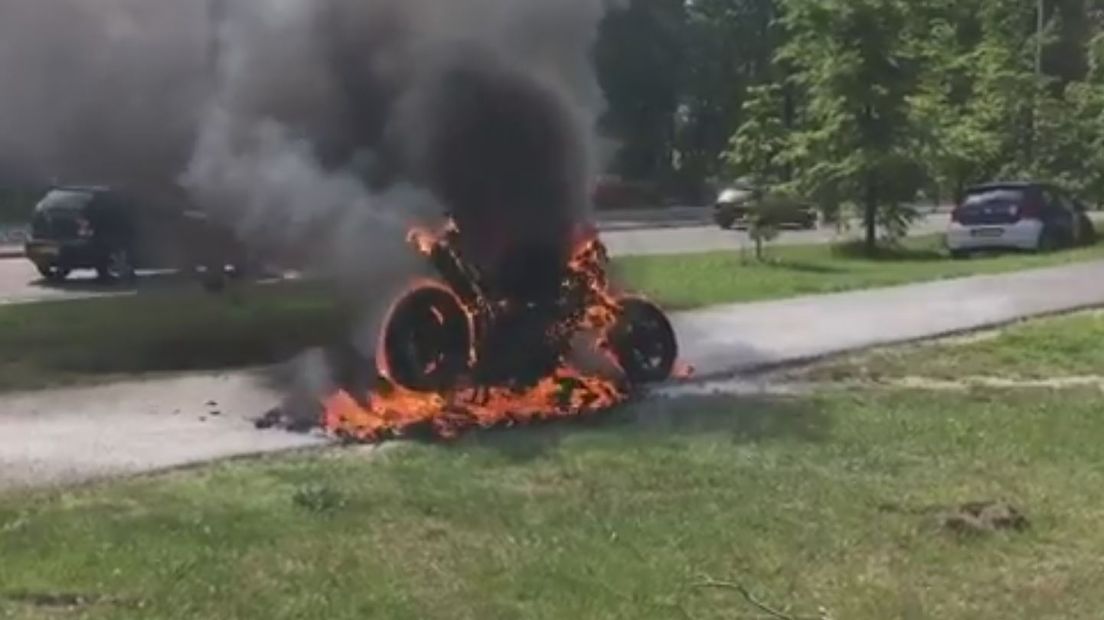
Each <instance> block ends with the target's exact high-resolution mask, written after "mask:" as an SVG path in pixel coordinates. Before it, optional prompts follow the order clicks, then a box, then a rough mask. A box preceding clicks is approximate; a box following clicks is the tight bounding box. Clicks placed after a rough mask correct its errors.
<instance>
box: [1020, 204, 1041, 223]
mask: <svg viewBox="0 0 1104 620" xmlns="http://www.w3.org/2000/svg"><path fill="white" fill-rule="evenodd" d="M1016 211H1017V214H1018V215H1019V216H1020V219H1024V218H1027V219H1038V218H1041V217H1042V216H1043V205H1042V204H1040V203H1039V201H1038V200H1025V201H1024V202H1023V204H1021V205H1020V208H1019V209H1017V210H1016Z"/></svg>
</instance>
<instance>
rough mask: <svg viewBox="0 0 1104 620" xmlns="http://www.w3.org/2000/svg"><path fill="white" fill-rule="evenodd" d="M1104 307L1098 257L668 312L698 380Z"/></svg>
mask: <svg viewBox="0 0 1104 620" xmlns="http://www.w3.org/2000/svg"><path fill="white" fill-rule="evenodd" d="M1101 305H1104V261H1095V262H1090V263H1079V264H1075V265H1067V266H1062V267H1054V268H1048V269H1038V270H1032V271H1023V272H1017V273H1010V274H1002V275H992V276H976V277H971V278H962V279H955V280H945V281H941V282H930V283H926V284H913V285H907V286H900V287H894V288H885V289H874V290H868V291H858V292H852V293H839V294H834V295H818V296H812V297H801V298H797V299H789V300H782V301H769V302H761V303H753V304H736V305H729V306H717V307H712V308H707V309H703V310H698V311H694V312H687V313H681V314H679V315H677V316H675V317H674V323H675V328H676V330H677V331H678V334H679V337H680V339H681V342H682V346H683V352H684V354H685V357H686V358H687V360H688V361H689V362H690V363H692V364H694V365H695V367H696V368H697V370H698V375H699V376H700V377H710V376H717V375H725V374H731V373H735V372H743V371H748V370H753V369H758V368H763V367H769V366H773V365H780V364H787V363H792V362H798V361H803V360H808V359H811V358H817V357H821V356H826V355H831V354H838V353H843V352H846V351H850V350H855V349H863V348H868V347H873V346H878V345H884V344H894V343H901V342H908V341H910V340H919V339H924V338H932V337H936V336H942V335H947V334H951V333H955V332H961V331H970V330H976V329H981V328H985V327H991V326H995V325H1001V324H1004V323H1008V322H1011V321H1015V320H1017V319H1022V318H1028V317H1033V316H1039V315H1045V314H1052V313H1059V312H1068V311H1073V310H1078V309H1081V308H1088V307H1094V306H1101Z"/></svg>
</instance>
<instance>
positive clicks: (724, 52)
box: [676, 0, 779, 184]
mask: <svg viewBox="0 0 1104 620" xmlns="http://www.w3.org/2000/svg"><path fill="white" fill-rule="evenodd" d="M686 4H687V26H686V64H685V68H684V71H683V79H682V89H681V96H680V104H681V106H680V112H681V113H680V115H679V122H678V124H677V133H676V148H677V155H678V157H677V161H678V165H679V170H678V172H679V175H680V177H681V178H682V179H683V182H684V183H685V184H693V183H695V182H698V181H700V180H702V179H705V178H707V177H710V176H712V175H714V174H715V173H717V171H718V169H719V168H723V167H724V165H725V162H724V157H723V154H724V153H725V151H726V150H727V148H728V141H729V137H730V136H732V134H733V132H735V131H736V129H737V127H739V125H740V123H741V122H742V121H743V114H744V111H743V105H744V103H745V102H746V100H747V98H748V97H749V96H751V93H749V92H748V89H749V87H753V86H754V85H757V84H761V83H763V82H766V81H768V80H770V79H771V78H772V74H773V72H774V67H773V64H772V63H773V57H774V53H775V51H776V48H777V45H778V36H779V32H778V28H777V26H776V23H775V22H776V20H777V17H778V7H777V2H776V0H693V1H690V2H687V3H686Z"/></svg>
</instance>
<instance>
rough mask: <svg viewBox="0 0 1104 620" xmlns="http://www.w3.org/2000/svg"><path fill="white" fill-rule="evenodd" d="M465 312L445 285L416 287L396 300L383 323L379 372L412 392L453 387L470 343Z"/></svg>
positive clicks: (464, 362) (469, 328) (438, 390)
mask: <svg viewBox="0 0 1104 620" xmlns="http://www.w3.org/2000/svg"><path fill="white" fill-rule="evenodd" d="M471 341H472V330H471V324H470V322H469V320H468V315H467V313H466V312H465V311H464V308H463V307H462V306H461V305H460V302H459V300H457V298H456V296H455V295H454V294H453V293H452V292H451V291H449V290H447V289H445V288H444V287H439V286H423V287H420V288H416V289H414V290H412V291H410V292H409V293H407V294H406V295H404V296H403V297H402V298H400V299H399V301H398V302H397V303H396V304H395V306H394V307H393V308H392V310H391V314H390V316H389V317H388V319H387V322H386V324H385V325H384V330H383V337H382V342H381V347H380V355H381V356H382V357H383V359H381V360H380V366H381V367H380V370H381V371H382V372H383V373H384V374H385V375H386V376H387V377H388V378H390V379H391V380H392V381H394V382H395V383H396V384H398V385H400V386H402V387H404V388H406V389H408V390H412V391H415V392H440V391H445V390H448V389H450V388H453V387H455V386H456V383H457V381H458V380H459V378H460V376H461V375H462V374H463V373H464V372H465V371H466V370H467V368H468V360H469V356H470V351H471V346H472V343H471Z"/></svg>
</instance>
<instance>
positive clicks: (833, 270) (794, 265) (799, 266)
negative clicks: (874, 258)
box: [766, 260, 848, 275]
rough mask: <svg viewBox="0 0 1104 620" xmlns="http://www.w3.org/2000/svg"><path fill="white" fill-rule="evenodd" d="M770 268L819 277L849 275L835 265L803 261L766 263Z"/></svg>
mask: <svg viewBox="0 0 1104 620" xmlns="http://www.w3.org/2000/svg"><path fill="white" fill-rule="evenodd" d="M766 264H767V265H768V266H770V267H774V268H776V269H783V270H785V271H795V272H798V273H811V274H819V275H833V274H840V273H847V271H848V270H846V269H843V268H842V267H838V266H835V265H825V264H823V263H806V262H801V261H787V260H780V261H773V262H767V263H766Z"/></svg>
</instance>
